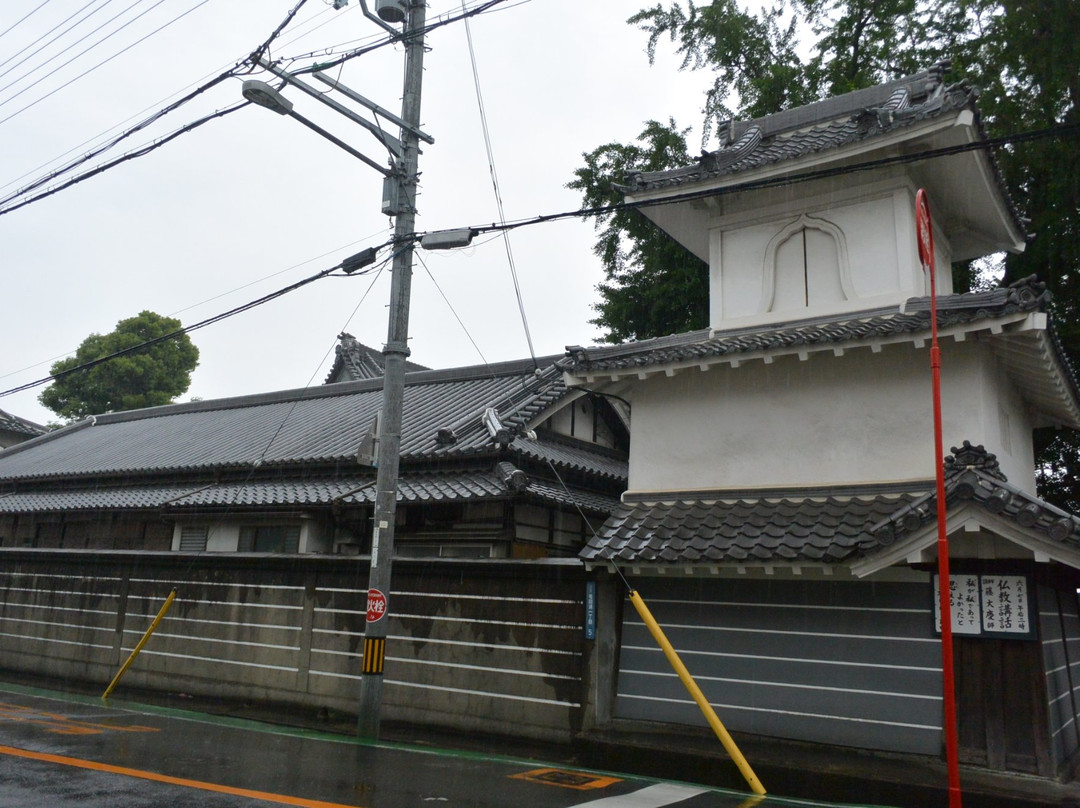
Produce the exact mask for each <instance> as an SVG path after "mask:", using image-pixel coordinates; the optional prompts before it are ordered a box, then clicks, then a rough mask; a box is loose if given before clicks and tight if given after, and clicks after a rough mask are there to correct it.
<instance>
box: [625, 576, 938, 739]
mask: <svg viewBox="0 0 1080 808" xmlns="http://www.w3.org/2000/svg"><path fill="white" fill-rule="evenodd" d="M638 585H640V588H639V590H638V591H639V592H640V594H641V596H642V597H643V598H644V600H645V602H646V604H647V605H648V607H649V609H650V610H651V611H652V613H653V615H654V616H655V617H656V619H657V620H658V622H659V623H660V625H661V627H662V628H663V629H664V632H665V633H666V635H667V637H668V639H669V640H670V641H671V643H672V645H674V647H675V649H676V650H677V651H678V652H679V655H680V656H681V658H682V660H683V662H684V664H685V665H686V667H687V669H688V670H689V671H690V673H691V675H693V676H694V678H695V679H696V681H697V683H698V685H699V686H700V687H701V689H702V691H703V692H704V693H705V696H706V697H707V698H708V699H709V701H710V703H711V704H712V705H713V707H714V708H715V709H716V711H717V713H718V715H719V716H720V719H721V720H722V721H723V722H724V724H725V726H727V728H728V729H730V730H734V731H742V732H748V733H754V734H758V735H767V736H773V737H780V738H791V739H796V740H803V741H816V742H823V743H829V744H837V745H842V746H856V747H860V748H865V749H881V750H890V751H904V752H914V753H919V754H931V755H937V754H938V753H939V752H940V750H941V744H942V733H941V721H942V718H941V716H942V699H941V693H942V674H941V644H940V640H939V639H938V638H937V637H935V636H934V634H933V633H932V628H933V627H932V625H931V622H930V620H931V616H930V605H931V600H930V599H931V593H930V589H929V584H926V585H919V584H917V583H881V582H878V583H874V582H862V581H860V582H853V581H852V582H848V581H828V580H815V581H800V580H778V579H773V580H761V579H759V580H747V579H721V580H715V579H713V580H706V579H694V578H688V579H682V580H671V579H655V578H653V579H643V580H641V581H638V582H635V586H638ZM623 615H624V617H623V633H622V644H621V651H620V661H619V674H618V693H617V698H616V707H615V711H616V717H618V718H623V719H634V720H643V721H658V722H665V723H674V724H689V725H695V726H698V725H700V726H705V721H704V718H703V717H702V716H701V713H700V711H699V710H698V707H697V705H696V704H694V702H693V701H692V700H691V698H690V696H689V694H688V693H687V692H686V689H685V688H684V687H683V685H682V683H681V682H680V681H679V679H678V678H677V677H676V676H675V674H674V673H673V672H672V670H671V668H670V666H669V665H668V663H667V661H666V660H665V658H664V656H663V654H662V653H661V651H660V650H659V649H658V648H657V646H656V643H655V642H654V641H653V639H652V637H651V636H650V635H649V633H648V631H647V629H646V628H645V626H644V625H643V624H642V622H641V621H640V619H639V618H638V615H637V613H636V611H635V610H634V609H633V608H632V607H629V606H628V607H626V608H625V609H624V610H623Z"/></svg>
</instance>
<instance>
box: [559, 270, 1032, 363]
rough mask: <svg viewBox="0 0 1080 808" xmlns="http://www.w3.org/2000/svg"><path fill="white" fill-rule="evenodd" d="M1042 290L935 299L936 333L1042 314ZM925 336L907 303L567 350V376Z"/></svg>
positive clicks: (914, 305) (1023, 287)
mask: <svg viewBox="0 0 1080 808" xmlns="http://www.w3.org/2000/svg"><path fill="white" fill-rule="evenodd" d="M1049 299H1050V295H1049V292H1047V291H1046V285H1045V284H1043V283H1039V282H1038V281H1036V280H1035V279H1034V278H1025V279H1024V280H1022V281H1018V282H1016V283H1014V284H1012V285H1011V286H1007V287H1001V288H998V289H992V290H990V291H983V292H968V293H966V294H959V295H947V296H942V297H939V298H938V327H939V328H944V327H946V326H950V325H959V324H966V323H973V322H978V321H980V320H987V319H990V318H994V317H1003V316H1006V315H1008V314H1013V313H1016V312H1029V311H1042V310H1045V308H1046V305H1047V303H1048V302H1049ZM929 330H930V299H929V298H928V297H920V298H912V299H910V300H908V301H907V303H905V304H904V306H903V307H902V308H899V309H898V308H896V307H889V308H880V309H871V310H867V311H857V312H849V313H846V314H841V315H832V316H829V317H818V318H814V319H808V320H796V321H792V322H787V323H779V324H770V325H765V326H753V327H749V328H736V329H730V330H725V331H713V330H711V329H703V330H700V331H691V332H688V333H685V334H674V335H672V336H669V337H658V338H656V339H649V340H642V341H640V342H630V343H625V344H623V345H610V346H607V345H603V346H596V347H590V348H583V347H581V346H570V347H568V348H567V349H566V354H567V357H568V358H569V359H570V363H569V365H568V366H567V371H568V372H569V373H571V374H573V375H578V376H584V375H589V374H597V373H605V372H610V371H623V370H633V369H638V368H646V367H650V366H661V365H670V364H673V363H683V362H699V361H701V360H703V359H708V358H710V357H724V356H732V355H739V354H747V353H755V352H761V353H772V352H778V351H784V350H785V349H787V350H790V351H797V350H799V349H802V348H808V347H813V346H820V347H829V348H831V347H832V346H834V345H843V344H844V343H851V342H858V341H862V340H873V339H881V338H887V337H893V336H898V335H907V334H917V333H920V332H928V331H929Z"/></svg>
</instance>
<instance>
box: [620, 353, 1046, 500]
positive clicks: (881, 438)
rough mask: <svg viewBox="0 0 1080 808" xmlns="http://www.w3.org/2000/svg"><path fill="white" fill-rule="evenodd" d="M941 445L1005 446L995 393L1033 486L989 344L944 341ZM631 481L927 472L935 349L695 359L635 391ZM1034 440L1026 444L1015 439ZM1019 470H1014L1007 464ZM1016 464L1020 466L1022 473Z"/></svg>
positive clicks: (645, 485) (885, 477)
mask: <svg viewBox="0 0 1080 808" xmlns="http://www.w3.org/2000/svg"><path fill="white" fill-rule="evenodd" d="M942 350H943V359H942V364H943V367H944V368H946V369H947V370H945V371H943V375H942V388H943V393H942V410H943V418H944V428H943V437H944V449H945V451H946V452H948V451H949V449H950V448H951V447H952V446H959V445H961V444H962V442H963V441H964V440H965V439H967V440H970V441H971V442H972V443H974V444H983V445H984V446H986V448H987V449H988V450H989V451H991V452H994V453H996V454H999V456H1001V454H1002V453H1001V451H1000V450H1001V446H1002V438H1001V429H1000V418H999V402H1000V403H1002V404H1003V405H1004V406H1006V407H1008V408H1009V409H1010V410H1011V411H1013V412H1018V413H1019V414H1018V415H1017V417H1016V418H1015V419H1013V425H1012V429H1013V430H1014V435H1013V438H1014V444H1013V453H1012V454H1011V455H1009V456H1008V458H1007V463H1008V471H1006V474H1008V475H1009V478H1010V481H1013V482H1015V483H1016V484H1018V485H1020V486H1021V487H1027V486H1028V485H1030V486H1031V487H1032V488H1033V480H1031V479H1030V477H1031V472H1030V471H1028V472H1027V474H1026V475H1025V474H1024V473H1023V471H1022V470H1023V467H1024V464H1025V463H1028V462H1029V458H1030V430H1028V433H1027V437H1026V438H1024V437H1021V436H1019V434H1018V433H1019V432H1020V431H1021V430H1023V429H1025V428H1026V427H1025V423H1024V418H1023V416H1022V408H1020V407H1019V406H1017V405H1018V404H1019V397H1018V396H1017V395H1015V393H1014V392H1013V393H1010V392H1009V390H1010V388H1011V385H1009V384H1008V382H1007V380H1006V379H1005V378H1004V377H1003V376H1002V375H1001V374H1000V372H998V370H997V368H996V364H995V362H994V359H993V357H992V355H991V354H990V353H989V349H988V348H987V346H985V345H980V344H977V343H974V342H966V343H961V344H956V343H952V342H949V343H948V344H944V343H943V345H942ZM632 396H633V399H632V403H633V412H634V420H633V427H632V429H633V433H632V440H631V448H630V486H629V487H630V490H632V491H665V490H666V491H672V490H678V491H684V490H695V489H706V490H707V489H742V488H759V487H785V486H814V485H830V484H856V483H868V482H887V481H900V480H911V479H922V480H925V479H931V478H932V477H933V476H934V463H933V421H932V413H933V409H932V399H931V377H930V367H929V350H928V349H927V348H924V349H919V350H917V349H915V348H914V347H913V346H911V345H895V346H886V347H885V348H884V349H883V350H882V351H881V352H880V353H876V354H875V353H872V352H871V351H870V350H869V349H859V350H855V351H849V352H848V353H845V354H844V355H843V356H840V357H837V356H834V355H832V354H831V353H829V354H826V353H823V354H817V355H814V354H811V356H810V358H809V359H808V360H807V361H800V360H799V359H798V358H797V357H784V358H781V359H778V360H777V361H776V362H774V363H773V364H770V365H766V364H764V363H763V362H762V361H760V360H758V361H752V362H749V363H747V364H745V365H742V366H740V367H738V368H731V367H727V366H724V367H714V368H712V369H710V370H707V371H701V370H698V369H696V368H695V369H688V370H684V371H681V372H679V373H677V374H676V375H675V376H673V377H667V376H664V375H657V376H652V377H649V378H648V379H646V380H644V381H641V382H639V383H638V384H637V385H636V386H635V387H634V390H633V393H632ZM1024 445H1027V446H1028V448H1027V450H1026V452H1027V454H1025V450H1023V449H1019V450H1018V449H1017V447H1018V446H1021V447H1022V446H1024ZM1010 472H1012V473H1010ZM1014 475H1015V476H1014Z"/></svg>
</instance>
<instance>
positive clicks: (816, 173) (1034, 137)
mask: <svg viewBox="0 0 1080 808" xmlns="http://www.w3.org/2000/svg"><path fill="white" fill-rule="evenodd" d="M1077 135H1080V124H1058V125H1056V126H1050V127H1047V128H1045V129H1037V130H1033V131H1030V132H1021V133H1019V134H1013V135H1001V136H999V137H994V138H987V139H986V140H980V141H976V142H974V143H964V144H960V145H957V146H945V147H942V148H938V149H928V150H926V151H921V152H911V153H909V154H901V155H897V156H895V157H882V158H879V159H877V160H867V161H865V162H862V163H851V164H847V165H842V166H835V167H833V168H822V169H814V170H812V171H804V172H801V173H797V174H788V175H785V176H782V177H770V178H766V179H761V180H748V181H746V182H740V183H733V184H732V185H727V186H724V187H723V188H706V189H702V190H698V191H686V192H684V193H680V194H673V195H672V196H669V197H665V198H664V199H646V200H640V201H637V202H617V203H615V204H613V205H597V206H595V207H591V208H578V209H576V210H567V211H563V212H561V213H549V214H542V215H540V216H533V217H531V218H528V219H518V220H516V221H512V222H505V223H495V222H493V223H491V224H487V225H481V224H476V225H469V226H468V228H467V229H470V230H473V231H474V232H476V233H477V234H480V233H500V232H503V231H507V230H515V229H517V228H519V227H528V226H531V225H534V224H546V223H548V222H557V221H562V220H564V219H579V218H586V217H590V216H606V215H610V214H613V213H619V212H621V211H625V210H638V209H639V208H649V207H659V206H661V205H674V204H677V203H679V202H686V201H689V200H694V199H704V198H706V197H713V196H722V195H726V194H733V193H740V192H743V191H753V190H759V189H762V188H782V187H786V186H789V185H797V184H799V183H803V182H811V181H813V180H818V179H825V178H829V177H841V176H845V175H848V174H856V173H860V172H863V171H869V170H872V169H875V168H882V167H885V166H894V165H906V164H909V163H918V162H923V161H925V160H932V159H934V158H938V157H949V156H951V155H955V154H963V153H965V152H972V151H983V150H990V149H996V148H1001V147H1004V146H1007V145H1010V144H1013V145H1015V144H1018V143H1030V142H1035V141H1039V140H1048V139H1062V138H1066V137H1076V136H1077ZM450 229H456V228H450ZM460 229H466V228H460ZM424 235H427V232H424V233H417V234H416V237H417V238H418V239H419V238H422V237H423V236H424Z"/></svg>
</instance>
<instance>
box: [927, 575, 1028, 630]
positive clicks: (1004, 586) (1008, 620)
mask: <svg viewBox="0 0 1080 808" xmlns="http://www.w3.org/2000/svg"><path fill="white" fill-rule="evenodd" d="M939 585H940V584H939V576H937V575H935V576H934V631H935V632H936V633H938V634H940V633H941V601H940V596H939V594H938V593H939V591H940V590H939ZM949 610H950V612H951V613H952V630H953V634H955V635H959V636H967V637H983V638H985V639H1035V624H1034V622H1033V619H1034V615H1033V613H1032V608H1031V581H1030V579H1029V578H1028V576H1026V575H987V574H980V575H976V574H974V573H968V574H960V575H949Z"/></svg>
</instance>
